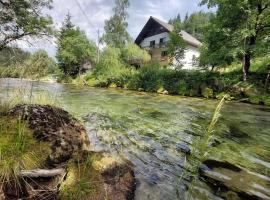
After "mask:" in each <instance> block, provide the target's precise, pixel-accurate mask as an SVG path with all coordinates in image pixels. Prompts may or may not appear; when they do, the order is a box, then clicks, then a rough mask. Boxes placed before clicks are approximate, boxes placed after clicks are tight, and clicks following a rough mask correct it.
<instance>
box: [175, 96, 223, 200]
mask: <svg viewBox="0 0 270 200" xmlns="http://www.w3.org/2000/svg"><path fill="white" fill-rule="evenodd" d="M227 97H228V96H227V95H225V96H224V97H223V98H222V99H221V101H220V102H219V103H218V105H217V107H216V109H215V111H214V113H213V116H212V119H211V122H210V124H209V125H208V127H207V129H206V131H205V133H204V135H203V136H202V137H201V138H199V139H197V140H196V141H195V142H193V144H192V154H191V155H190V156H189V157H188V162H186V165H185V168H186V169H185V173H184V174H183V175H182V177H181V178H186V179H191V183H190V185H189V189H188V192H187V196H186V199H192V197H191V195H192V192H193V188H194V185H195V184H196V182H197V180H198V177H199V167H200V165H201V164H202V163H203V161H205V160H206V158H207V155H208V152H209V151H210V149H211V147H210V144H211V142H212V141H213V137H214V135H215V127H216V124H217V122H218V120H219V118H220V116H221V110H222V108H223V106H224V104H225V100H226V98H227ZM178 192H179V191H178Z"/></svg>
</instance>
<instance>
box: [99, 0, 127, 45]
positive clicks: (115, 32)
mask: <svg viewBox="0 0 270 200" xmlns="http://www.w3.org/2000/svg"><path fill="white" fill-rule="evenodd" d="M128 6H129V0H115V7H114V8H113V12H114V15H113V16H112V17H111V18H110V19H109V20H106V21H105V26H104V30H105V34H104V35H103V37H102V40H103V41H104V42H105V43H106V44H107V45H108V46H111V47H115V48H121V47H123V46H124V45H125V44H127V43H128V42H129V41H130V40H131V39H130V36H129V34H128V32H127V30H126V29H127V26H128V23H127V22H126V20H127V17H128V13H127V8H128Z"/></svg>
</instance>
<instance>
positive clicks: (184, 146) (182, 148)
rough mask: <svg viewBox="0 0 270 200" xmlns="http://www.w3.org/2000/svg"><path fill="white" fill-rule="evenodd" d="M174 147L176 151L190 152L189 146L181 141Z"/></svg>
mask: <svg viewBox="0 0 270 200" xmlns="http://www.w3.org/2000/svg"><path fill="white" fill-rule="evenodd" d="M175 148H176V150H177V151H181V152H184V153H186V154H190V153H191V149H190V147H189V146H188V145H187V144H186V143H183V142H181V143H177V144H176V146H175Z"/></svg>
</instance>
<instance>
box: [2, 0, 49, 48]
mask: <svg viewBox="0 0 270 200" xmlns="http://www.w3.org/2000/svg"><path fill="white" fill-rule="evenodd" d="M51 3H52V0H39V1H36V0H35V1H34V0H33V1H28V0H19V1H18V0H0V35H1V37H0V50H2V49H3V48H5V47H6V46H7V45H8V44H9V43H11V42H13V41H16V40H19V39H22V38H27V37H41V36H48V35H51V34H52V19H51V18H50V17H48V16H45V15H44V14H43V13H42V9H45V8H49V9H50V8H51Z"/></svg>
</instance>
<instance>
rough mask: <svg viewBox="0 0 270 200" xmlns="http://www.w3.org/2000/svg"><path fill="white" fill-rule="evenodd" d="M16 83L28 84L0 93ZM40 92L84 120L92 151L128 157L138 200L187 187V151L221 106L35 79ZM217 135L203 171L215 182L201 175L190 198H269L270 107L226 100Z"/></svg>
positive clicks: (170, 195)
mask: <svg viewBox="0 0 270 200" xmlns="http://www.w3.org/2000/svg"><path fill="white" fill-rule="evenodd" d="M18 88H23V89H25V88H31V83H30V82H28V81H21V80H18V79H0V98H1V99H6V100H8V99H9V98H13V96H14V95H15V94H16V93H17V92H18ZM41 92H43V93H45V94H47V95H48V96H57V101H58V105H59V106H61V107H63V108H64V109H66V110H67V111H69V112H71V113H72V114H74V115H75V116H76V117H77V118H79V119H81V120H82V121H84V122H85V126H86V128H87V131H88V133H89V137H90V140H91V145H92V148H93V150H95V151H109V152H111V153H114V154H117V155H120V156H122V157H123V158H126V159H128V160H130V161H131V162H132V163H133V165H134V169H135V175H136V179H137V182H138V183H137V190H136V199H140V200H144V199H150V200H156V199H157V200H163V199H168V200H170V199H182V198H183V193H182V192H181V191H184V190H185V189H186V187H185V185H184V184H183V182H184V180H183V179H182V178H181V175H182V174H183V168H184V166H185V162H186V160H187V159H188V154H187V151H189V150H190V146H191V144H192V142H193V141H195V140H197V139H199V138H200V136H202V135H203V134H204V132H205V129H206V128H207V125H208V124H209V122H210V120H211V117H212V114H213V112H214V110H215V107H216V105H217V104H218V101H216V100H203V99H198V98H186V97H179V96H162V95H156V94H146V93H138V92H132V91H125V90H117V89H110V90H108V89H96V88H89V87H79V86H71V85H61V84H55V83H53V84H52V83H37V82H34V83H33V96H35V95H36V94H39V93H41ZM215 135H216V137H215V140H214V142H213V144H212V145H211V147H209V152H208V155H207V158H208V163H210V165H208V167H209V166H211V169H212V170H211V171H208V173H207V174H208V175H207V177H208V178H209V177H210V178H212V179H210V180H216V181H215V182H214V183H215V184H213V181H212V184H210V182H211V181H209V180H208V179H207V178H201V180H200V181H199V182H197V183H196V184H195V186H194V188H195V189H194V190H193V191H195V192H193V194H192V198H193V199H238V197H237V194H240V195H239V196H240V197H241V198H242V199H245V197H247V198H251V199H252V198H253V197H254V199H256V198H258V199H270V178H269V177H270V108H269V107H264V106H259V105H258V106H257V105H249V104H242V103H236V102H229V103H226V105H225V106H224V108H223V110H222V117H221V118H220V120H219V122H218V124H217V126H216V129H215ZM213 160H215V161H222V163H215V162H214V161H213ZM229 163H231V164H233V165H235V166H238V167H239V168H240V170H238V167H235V166H230V164H229ZM235 168H237V169H235ZM216 183H218V184H220V183H222V184H220V185H217V184H216ZM187 185H188V184H187ZM179 191H180V192H179ZM246 194H249V196H246ZM252 195H253V197H252Z"/></svg>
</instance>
